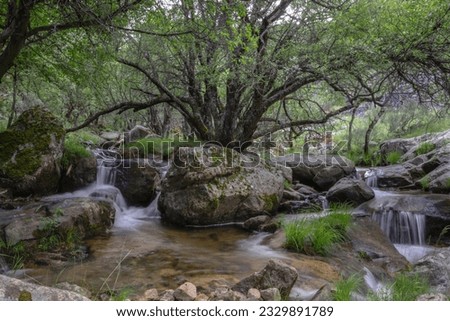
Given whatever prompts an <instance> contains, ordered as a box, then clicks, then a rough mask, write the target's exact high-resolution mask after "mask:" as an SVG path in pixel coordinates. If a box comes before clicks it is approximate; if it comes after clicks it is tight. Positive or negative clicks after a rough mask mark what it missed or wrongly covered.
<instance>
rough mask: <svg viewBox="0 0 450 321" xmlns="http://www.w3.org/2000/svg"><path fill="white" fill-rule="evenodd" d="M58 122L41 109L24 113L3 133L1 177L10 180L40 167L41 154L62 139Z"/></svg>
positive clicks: (28, 173) (1, 141) (61, 128)
mask: <svg viewBox="0 0 450 321" xmlns="http://www.w3.org/2000/svg"><path fill="white" fill-rule="evenodd" d="M64 135H65V132H64V129H63V127H62V126H61V124H60V123H59V122H58V120H57V119H56V118H55V117H54V116H53V115H52V114H51V113H50V112H48V111H45V110H43V109H42V108H32V109H30V110H28V111H26V112H24V113H23V114H22V115H21V116H20V117H19V118H18V120H17V121H16V122H15V123H14V124H13V125H12V126H11V127H10V128H8V129H7V130H6V131H4V132H2V133H0V150H1V151H2V153H0V174H1V173H3V175H4V176H6V177H9V178H11V179H20V178H22V177H24V176H25V175H32V174H33V173H34V172H35V171H36V170H37V169H38V168H39V166H40V165H41V155H43V154H45V153H47V152H49V151H50V149H51V145H52V144H59V143H60V142H61V141H62V140H63V139H64Z"/></svg>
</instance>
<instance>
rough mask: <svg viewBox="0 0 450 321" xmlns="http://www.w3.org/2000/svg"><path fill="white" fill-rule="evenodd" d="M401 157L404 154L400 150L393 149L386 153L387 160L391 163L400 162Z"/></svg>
mask: <svg viewBox="0 0 450 321" xmlns="http://www.w3.org/2000/svg"><path fill="white" fill-rule="evenodd" d="M401 158H402V154H401V153H400V152H398V151H393V152H390V153H389V154H387V155H386V162H387V163H388V164H391V165H394V164H398V163H399V162H400V159H401Z"/></svg>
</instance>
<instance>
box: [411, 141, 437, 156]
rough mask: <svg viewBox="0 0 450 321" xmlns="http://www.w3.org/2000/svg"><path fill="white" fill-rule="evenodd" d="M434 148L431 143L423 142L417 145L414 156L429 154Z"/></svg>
mask: <svg viewBox="0 0 450 321" xmlns="http://www.w3.org/2000/svg"><path fill="white" fill-rule="evenodd" d="M435 148H436V146H435V145H434V144H433V143H429V142H425V143H422V144H420V145H419V147H417V149H416V155H417V156H419V155H423V154H427V153H429V152H431V151H432V150H433V149H435Z"/></svg>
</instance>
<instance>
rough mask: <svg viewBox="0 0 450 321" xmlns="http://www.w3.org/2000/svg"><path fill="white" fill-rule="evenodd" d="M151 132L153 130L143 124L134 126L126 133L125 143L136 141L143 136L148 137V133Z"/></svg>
mask: <svg viewBox="0 0 450 321" xmlns="http://www.w3.org/2000/svg"><path fill="white" fill-rule="evenodd" d="M150 133H151V130H150V129H148V128H146V127H144V126H141V125H136V126H134V127H133V129H132V130H130V131H129V132H127V133H125V135H124V142H125V144H128V143H131V142H134V141H135V140H139V139H141V138H144V137H146V136H147V135H149V134H150Z"/></svg>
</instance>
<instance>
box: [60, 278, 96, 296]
mask: <svg viewBox="0 0 450 321" xmlns="http://www.w3.org/2000/svg"><path fill="white" fill-rule="evenodd" d="M55 287H56V288H58V289H61V290H67V291H70V292H75V293H78V294H79V295H82V296H84V297H86V298H90V297H91V296H92V293H91V291H89V290H87V289H85V288H82V287H81V286H78V285H76V284H72V283H69V282H62V283H58V284H56V285H55Z"/></svg>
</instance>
